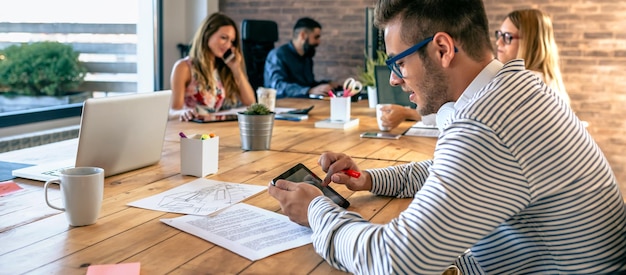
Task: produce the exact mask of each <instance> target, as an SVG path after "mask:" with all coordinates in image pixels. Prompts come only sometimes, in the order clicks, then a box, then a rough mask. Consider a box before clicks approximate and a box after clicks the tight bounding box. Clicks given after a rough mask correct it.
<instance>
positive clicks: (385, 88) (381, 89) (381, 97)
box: [374, 65, 416, 109]
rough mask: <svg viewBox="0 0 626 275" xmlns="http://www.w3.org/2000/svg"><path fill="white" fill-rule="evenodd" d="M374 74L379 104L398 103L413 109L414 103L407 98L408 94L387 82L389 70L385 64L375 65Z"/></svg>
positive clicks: (389, 74)
mask: <svg viewBox="0 0 626 275" xmlns="http://www.w3.org/2000/svg"><path fill="white" fill-rule="evenodd" d="M374 70H375V71H374V75H375V77H376V93H377V96H378V103H380V104H386V103H391V104H398V105H402V106H410V107H411V108H413V109H415V107H416V105H415V103H413V102H411V101H410V100H409V94H408V93H405V92H404V91H402V88H400V87H399V86H391V85H390V84H389V77H390V76H391V71H390V70H389V68H388V67H387V66H385V65H377V66H376V67H375V68H374Z"/></svg>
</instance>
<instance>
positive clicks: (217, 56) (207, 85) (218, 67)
mask: <svg viewBox="0 0 626 275" xmlns="http://www.w3.org/2000/svg"><path fill="white" fill-rule="evenodd" d="M171 85H172V103H171V106H170V118H175V117H178V118H179V119H180V120H182V121H188V120H191V119H194V118H201V117H202V116H203V115H206V114H208V113H213V112H218V111H220V110H227V109H230V108H234V107H239V106H244V105H245V106H247V105H251V104H252V103H254V102H255V97H254V92H253V91H252V86H250V83H249V82H248V76H247V74H246V70H245V62H244V60H243V55H242V53H241V46H240V43H239V32H238V31H237V26H236V24H235V22H234V21H233V20H232V19H231V18H229V17H228V16H226V15H224V14H222V13H219V12H218V13H214V14H211V15H210V16H209V17H207V18H205V19H204V20H203V21H202V25H201V26H200V28H199V29H198V30H197V31H196V33H195V35H194V37H193V41H192V43H191V49H190V51H189V55H188V56H187V57H185V58H182V59H179V60H178V61H176V63H175V64H174V68H173V70H172V75H171Z"/></svg>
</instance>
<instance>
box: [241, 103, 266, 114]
mask: <svg viewBox="0 0 626 275" xmlns="http://www.w3.org/2000/svg"><path fill="white" fill-rule="evenodd" d="M241 113H242V114H244V115H269V114H271V113H272V111H270V109H269V108H267V106H265V105H263V104H261V103H252V105H250V106H249V107H248V108H247V109H246V110H245V111H243V112H241Z"/></svg>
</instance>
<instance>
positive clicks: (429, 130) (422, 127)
mask: <svg viewBox="0 0 626 275" xmlns="http://www.w3.org/2000/svg"><path fill="white" fill-rule="evenodd" d="M403 135H405V136H416V137H439V129H437V126H435V125H426V124H424V123H423V122H422V121H418V122H416V123H415V124H413V126H411V128H409V129H408V130H406V132H404V134H403Z"/></svg>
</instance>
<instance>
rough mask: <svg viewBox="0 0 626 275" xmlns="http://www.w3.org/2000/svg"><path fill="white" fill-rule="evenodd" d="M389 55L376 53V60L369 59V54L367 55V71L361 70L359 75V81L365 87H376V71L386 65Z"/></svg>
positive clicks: (381, 52) (380, 52)
mask: <svg viewBox="0 0 626 275" xmlns="http://www.w3.org/2000/svg"><path fill="white" fill-rule="evenodd" d="M387 57H388V56H387V54H386V53H385V52H384V51H376V59H372V58H369V57H368V56H367V53H366V54H365V70H361V73H359V81H361V83H363V86H376V77H375V75H374V70H375V67H376V66H377V65H386V64H385V60H387Z"/></svg>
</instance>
